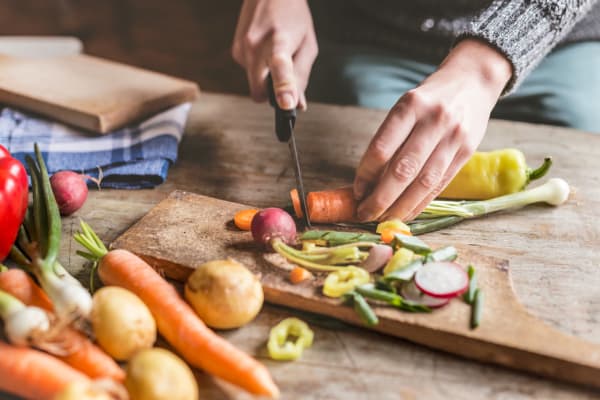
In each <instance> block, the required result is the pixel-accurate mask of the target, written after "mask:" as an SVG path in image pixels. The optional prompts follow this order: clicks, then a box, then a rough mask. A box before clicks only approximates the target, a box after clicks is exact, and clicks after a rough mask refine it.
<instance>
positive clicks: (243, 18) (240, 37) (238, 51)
mask: <svg viewBox="0 0 600 400" xmlns="http://www.w3.org/2000/svg"><path fill="white" fill-rule="evenodd" d="M255 6H256V5H255V4H252V2H249V1H244V2H243V3H242V7H241V8H240V15H239V16H238V22H237V25H236V27H235V34H234V36H233V44H232V46H231V55H232V57H233V59H234V60H235V61H236V62H237V63H238V64H240V65H241V66H246V65H247V62H246V53H247V52H248V50H249V49H248V48H253V47H256V45H257V44H258V42H259V39H260V37H259V36H262V34H260V35H257V33H256V32H252V33H251V32H250V24H251V22H252V20H253V16H254V14H255V9H254V8H255Z"/></svg>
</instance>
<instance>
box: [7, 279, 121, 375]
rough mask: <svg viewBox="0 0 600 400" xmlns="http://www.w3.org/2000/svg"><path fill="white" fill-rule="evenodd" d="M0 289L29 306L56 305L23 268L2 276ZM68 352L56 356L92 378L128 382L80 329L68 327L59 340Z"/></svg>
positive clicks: (111, 360) (45, 308) (50, 309)
mask: <svg viewBox="0 0 600 400" xmlns="http://www.w3.org/2000/svg"><path fill="white" fill-rule="evenodd" d="M0 289H1V290H4V291H5V292H7V293H9V294H11V295H13V296H15V297H16V298H17V299H19V300H20V301H22V302H23V303H24V304H25V305H33V306H37V307H40V308H42V309H44V310H46V311H49V312H51V311H52V303H51V302H50V299H49V298H48V296H46V293H44V291H43V290H42V289H41V288H40V287H39V286H38V285H36V283H35V282H34V281H33V280H32V279H31V278H30V277H29V275H27V273H26V272H25V271H23V270H20V269H10V270H8V271H5V272H2V273H0ZM56 342H58V343H60V344H61V345H63V346H64V347H65V349H66V350H67V352H66V353H67V354H65V355H62V354H59V355H56V357H57V358H58V359H60V360H62V361H64V362H65V363H67V364H68V365H70V366H71V367H73V368H75V369H77V370H79V371H81V372H83V373H84V374H86V375H87V376H89V377H90V378H112V379H114V380H116V381H118V382H122V381H123V380H124V379H125V372H124V371H123V369H122V368H121V367H119V365H118V364H117V363H116V362H115V361H114V360H113V359H112V358H110V356H108V355H107V354H106V353H105V352H104V351H102V349H100V348H99V347H98V346H96V345H95V344H94V343H92V341H91V340H89V339H88V338H87V337H85V336H84V335H83V334H81V333H80V332H78V331H77V330H75V329H73V328H71V327H66V328H65V329H64V330H63V331H62V332H60V334H58V336H57V337H56Z"/></svg>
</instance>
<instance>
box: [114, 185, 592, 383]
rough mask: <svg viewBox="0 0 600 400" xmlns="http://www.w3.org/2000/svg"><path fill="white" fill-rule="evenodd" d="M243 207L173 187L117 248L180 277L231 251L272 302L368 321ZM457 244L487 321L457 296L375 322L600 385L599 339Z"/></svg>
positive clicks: (502, 267)
mask: <svg viewBox="0 0 600 400" xmlns="http://www.w3.org/2000/svg"><path fill="white" fill-rule="evenodd" d="M244 208H248V206H247V205H241V204H237V203H231V202H227V201H222V200H219V199H215V198H211V197H206V196H199V195H196V194H193V193H186V192H182V191H175V192H173V193H172V194H171V195H170V196H169V197H168V198H167V199H165V200H163V201H162V202H160V203H159V204H158V205H157V206H156V207H154V208H153V209H152V210H150V212H149V213H148V214H147V215H145V216H144V217H143V218H142V219H141V220H140V221H139V222H138V223H136V224H135V225H134V226H133V227H132V228H131V229H129V230H128V231H126V232H125V233H124V234H123V235H122V236H120V237H119V238H117V239H116V241H115V242H113V244H112V247H113V248H123V249H127V250H129V251H132V252H133V253H135V254H138V255H139V256H141V257H142V258H144V259H145V260H146V261H148V262H149V263H150V264H151V265H152V266H153V267H154V268H155V269H156V270H157V271H159V272H160V274H162V275H164V276H165V277H167V278H172V279H175V280H178V281H181V282H185V280H186V279H187V277H188V276H189V275H190V274H191V273H192V272H193V271H194V269H195V268H196V267H198V266H199V265H201V264H203V263H205V262H208V261H212V260H218V259H225V258H227V257H231V258H234V259H235V260H237V261H239V262H241V263H243V264H244V265H246V266H248V267H249V268H251V270H252V271H253V272H254V273H255V274H256V275H258V276H260V279H261V283H262V285H263V289H264V291H265V299H266V300H267V301H269V302H272V303H275V304H280V305H284V306H288V307H292V308H297V309H301V310H304V311H309V312H313V313H317V314H322V315H325V316H330V317H334V318H337V319H341V320H344V321H346V322H349V323H352V324H354V325H358V326H362V323H361V322H360V319H359V318H358V317H357V315H356V313H355V312H354V311H353V310H352V308H351V307H347V306H344V305H343V304H341V301H339V300H337V299H330V298H327V297H326V296H324V295H323V294H322V293H321V288H322V279H323V276H324V274H317V279H315V280H312V281H306V282H304V283H303V284H299V285H294V284H292V283H290V282H289V279H288V276H289V271H290V269H291V268H292V265H290V264H289V263H287V262H285V260H284V259H283V258H282V257H280V256H279V255H278V254H274V253H266V252H264V250H263V249H261V248H260V247H258V246H256V245H255V243H254V242H253V240H252V236H251V234H250V233H249V232H241V231H239V230H237V229H236V228H235V226H233V225H232V218H233V215H234V214H235V213H236V212H237V211H239V210H242V209H244ZM450 240H451V239H450ZM453 244H454V245H455V246H457V248H458V249H459V259H458V262H461V263H462V264H463V265H467V264H473V265H475V266H476V268H477V279H478V285H479V287H480V288H481V290H482V291H483V292H484V293H485V302H486V304H485V307H484V316H485V317H484V319H483V322H482V324H481V326H480V327H479V328H477V329H474V330H472V329H469V317H470V308H469V306H468V305H467V304H465V303H464V302H462V301H460V300H458V299H455V300H453V301H452V302H451V304H450V305H449V306H447V307H443V308H441V309H439V310H434V311H433V312H432V313H431V314H423V313H414V314H413V313H407V312H402V311H399V310H395V309H393V308H391V307H374V311H375V313H376V314H377V315H378V317H379V319H380V322H379V324H378V325H376V326H374V327H372V328H371V329H373V330H376V331H379V332H382V333H387V334H389V335H393V336H397V337H401V338H405V339H409V340H411V341H414V342H417V343H421V344H425V345H427V346H430V347H433V348H437V349H441V350H445V351H449V352H452V353H455V354H459V355H462V356H464V357H468V358H474V359H477V360H480V361H484V362H493V363H498V364H502V365H506V366H509V367H512V368H517V369H522V370H526V371H530V372H535V373H538V374H540V375H544V376H548V377H551V378H555V379H561V380H566V381H570V382H575V383H581V384H587V385H593V386H596V387H598V388H600V381H599V380H598V379H597V378H598V376H600V345H595V344H592V343H587V342H585V341H584V340H581V339H578V338H576V337H573V336H567V335H564V334H562V333H561V332H559V331H557V330H555V329H552V328H550V327H548V326H546V325H545V324H544V323H543V322H542V321H540V320H538V319H536V318H534V317H532V316H530V315H529V314H528V313H527V312H526V311H525V309H524V308H523V306H522V305H521V304H520V303H519V302H518V301H517V299H516V297H515V294H514V292H513V290H512V281H511V278H510V273H509V272H510V270H509V262H508V261H507V260H501V259H498V258H494V257H489V256H483V255H480V254H478V253H477V252H475V251H473V250H469V249H465V248H464V247H463V246H461V244H460V242H459V243H453ZM442 245H444V244H442Z"/></svg>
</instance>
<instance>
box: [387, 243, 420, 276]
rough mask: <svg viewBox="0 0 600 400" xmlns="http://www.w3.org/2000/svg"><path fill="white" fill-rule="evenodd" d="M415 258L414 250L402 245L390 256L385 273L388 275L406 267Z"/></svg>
mask: <svg viewBox="0 0 600 400" xmlns="http://www.w3.org/2000/svg"><path fill="white" fill-rule="evenodd" d="M414 259H415V253H414V252H412V251H411V250H409V249H407V248H405V247H400V248H399V249H398V250H396V252H395V253H394V255H393V256H392V258H390V261H388V263H387V265H386V266H385V268H383V275H387V274H389V273H390V272H392V271H395V270H397V269H400V268H404V267H405V266H407V265H408V264H410V263H411V262H412V261H413V260H414Z"/></svg>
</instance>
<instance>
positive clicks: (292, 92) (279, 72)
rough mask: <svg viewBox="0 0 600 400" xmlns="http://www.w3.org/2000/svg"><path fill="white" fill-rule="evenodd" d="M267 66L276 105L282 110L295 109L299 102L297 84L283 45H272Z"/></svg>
mask: <svg viewBox="0 0 600 400" xmlns="http://www.w3.org/2000/svg"><path fill="white" fill-rule="evenodd" d="M267 64H268V67H269V71H271V78H272V79H273V91H274V92H275V99H276V101H277V104H279V107H281V108H282V109H284V110H291V109H294V108H296V106H297V105H298V101H299V96H298V84H297V81H296V74H295V72H294V62H293V60H292V55H291V52H289V51H288V49H287V48H286V47H285V45H284V44H279V43H274V44H273V48H272V53H271V56H270V57H269V59H268V61H267Z"/></svg>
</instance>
